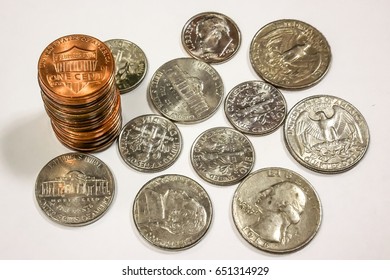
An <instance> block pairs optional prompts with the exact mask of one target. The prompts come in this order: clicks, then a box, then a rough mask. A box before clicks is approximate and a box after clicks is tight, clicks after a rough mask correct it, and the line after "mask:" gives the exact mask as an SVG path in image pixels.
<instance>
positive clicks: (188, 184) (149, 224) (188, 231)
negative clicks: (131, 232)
mask: <svg viewBox="0 0 390 280" xmlns="http://www.w3.org/2000/svg"><path fill="white" fill-rule="evenodd" d="M133 218H134V222H135V225H136V227H137V229H138V231H139V233H140V234H141V235H142V237H144V238H145V239H146V240H147V241H148V242H150V243H151V244H153V245H154V246H157V247H159V248H162V249H169V250H181V249H187V248H189V247H191V246H193V245H195V244H196V243H197V242H199V241H200V239H201V238H202V237H203V236H204V235H205V234H206V232H207V230H208V228H209V226H210V223H211V218H212V205H211V201H210V198H209V196H208V194H207V192H206V191H205V190H204V189H203V188H202V186H200V185H199V184H198V183H197V182H195V181H194V180H192V179H190V178H188V177H185V176H182V175H173V174H169V175H162V176H159V177H156V178H154V179H152V180H150V181H149V182H147V183H146V184H145V185H144V186H143V187H142V188H141V189H140V191H139V192H138V194H137V195H136V197H135V200H134V205H133Z"/></svg>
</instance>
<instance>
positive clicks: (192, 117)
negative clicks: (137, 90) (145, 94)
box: [149, 58, 224, 123]
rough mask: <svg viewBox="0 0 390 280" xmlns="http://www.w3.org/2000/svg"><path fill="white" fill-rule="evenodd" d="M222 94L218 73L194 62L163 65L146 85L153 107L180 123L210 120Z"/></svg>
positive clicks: (222, 89)
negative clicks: (147, 85)
mask: <svg viewBox="0 0 390 280" xmlns="http://www.w3.org/2000/svg"><path fill="white" fill-rule="evenodd" d="M223 93H224V88H223V83H222V80H221V77H220V76H219V74H218V72H217V71H216V70H215V69H214V68H213V67H212V66H210V65H209V64H207V63H205V62H203V61H200V60H196V59H194V58H177V59H174V60H171V61H169V62H167V63H165V64H164V65H162V66H161V67H160V68H159V69H157V71H156V72H155V73H154V75H153V77H152V80H151V82H150V85H149V98H150V101H151V102H152V104H153V105H154V107H155V108H156V109H157V110H158V111H159V112H160V113H161V114H162V115H163V116H165V117H166V118H168V119H170V120H172V121H176V122H179V123H195V122H200V121H203V120H205V119H207V118H208V117H210V116H211V115H212V114H214V113H215V111H216V110H217V108H218V106H219V105H220V104H221V102H222V98H223Z"/></svg>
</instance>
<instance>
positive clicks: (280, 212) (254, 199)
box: [232, 167, 322, 253]
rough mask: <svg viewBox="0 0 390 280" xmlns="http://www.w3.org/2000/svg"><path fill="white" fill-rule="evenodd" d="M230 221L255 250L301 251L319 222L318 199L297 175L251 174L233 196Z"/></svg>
mask: <svg viewBox="0 0 390 280" xmlns="http://www.w3.org/2000/svg"><path fill="white" fill-rule="evenodd" d="M232 212H233V220H234V223H235V225H236V227H237V229H238V231H239V233H240V234H241V236H242V237H243V238H244V239H245V240H246V241H247V242H249V243H250V244H251V245H253V246H254V247H256V248H258V249H260V250H263V251H267V252H272V253H288V252H293V251H296V250H298V249H301V248H302V247H304V246H305V245H307V244H308V243H309V242H310V241H311V240H312V239H313V237H314V236H315V235H316V233H317V231H318V229H319V227H320V224H321V219H322V208H321V203H320V200H319V198H318V195H317V193H316V191H315V190H314V188H313V187H312V186H311V184H310V183H309V182H308V181H307V180H305V179H304V178H303V177H302V176H300V175H299V174H297V173H295V172H293V171H291V170H288V169H284V168H278V167H272V168H264V169H260V170H257V171H255V172H253V173H251V174H250V175H249V176H248V177H246V178H245V179H244V181H242V182H241V183H240V185H239V186H238V188H237V190H236V192H235V193H234V198H233V205H232Z"/></svg>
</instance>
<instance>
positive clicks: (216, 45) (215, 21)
mask: <svg viewBox="0 0 390 280" xmlns="http://www.w3.org/2000/svg"><path fill="white" fill-rule="evenodd" d="M181 41H182V44H183V46H184V48H185V50H186V51H187V53H188V54H189V55H191V56H192V57H194V58H196V59H200V60H203V61H204V62H207V63H221V62H225V61H227V60H229V59H230V58H232V57H233V55H234V54H236V52H237V51H238V49H239V47H240V44H241V33H240V30H239V28H238V26H237V25H236V24H235V22H234V21H233V20H232V19H231V18H229V17H227V16H226V15H223V14H220V13H215V12H207V13H200V14H197V15H195V16H193V17H192V18H190V19H189V20H188V21H187V23H186V24H185V25H184V27H183V30H182V34H181Z"/></svg>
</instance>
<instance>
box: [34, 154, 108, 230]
mask: <svg viewBox="0 0 390 280" xmlns="http://www.w3.org/2000/svg"><path fill="white" fill-rule="evenodd" d="M114 193H115V182H114V177H113V175H112V173H111V171H110V169H109V168H108V167H107V166H106V164H105V163H104V162H102V161H101V160H100V159H98V158H96V157H94V156H91V155H86V154H82V153H68V154H63V155H60V156H58V157H56V158H54V159H52V160H51V161H49V162H48V163H47V164H46V165H45V166H44V167H43V168H42V170H41V171H40V172H39V174H38V177H37V180H36V183H35V197H36V199H37V201H38V205H39V207H40V208H41V209H42V211H43V212H44V213H45V214H46V216H48V217H49V218H50V219H51V220H52V221H54V222H56V223H59V224H61V225H65V226H83V225H87V224H90V223H93V222H95V221H96V220H98V219H99V218H101V217H102V216H103V214H104V213H106V211H107V209H108V207H109V206H110V204H111V202H112V200H113V198H114Z"/></svg>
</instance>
